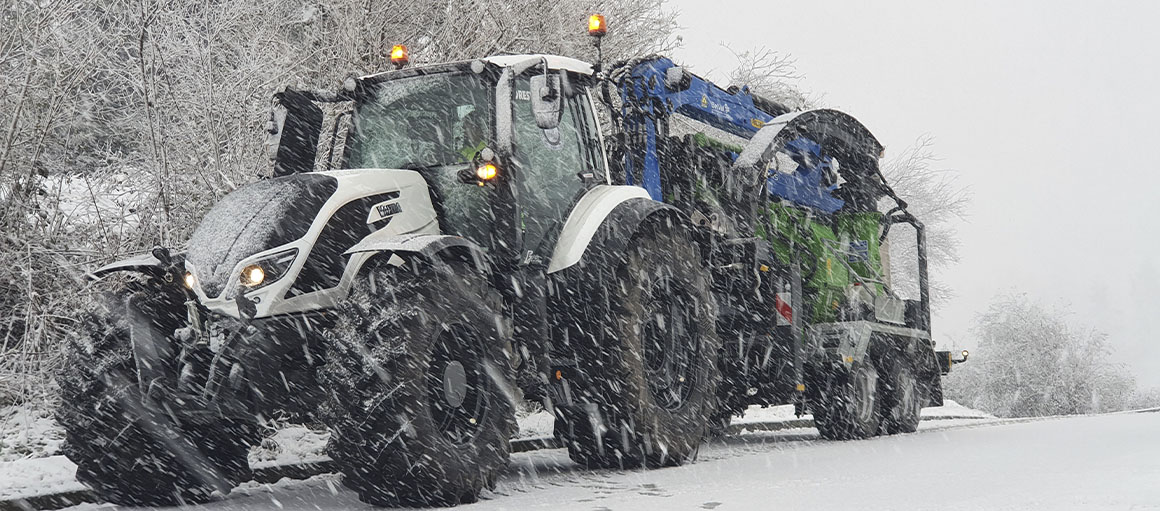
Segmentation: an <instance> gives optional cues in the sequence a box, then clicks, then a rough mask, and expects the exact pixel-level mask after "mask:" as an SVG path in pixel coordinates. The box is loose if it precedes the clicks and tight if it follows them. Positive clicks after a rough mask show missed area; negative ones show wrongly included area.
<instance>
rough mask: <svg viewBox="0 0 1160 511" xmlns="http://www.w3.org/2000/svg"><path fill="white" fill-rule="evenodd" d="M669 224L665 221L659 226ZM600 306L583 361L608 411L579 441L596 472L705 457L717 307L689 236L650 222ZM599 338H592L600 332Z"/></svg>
mask: <svg viewBox="0 0 1160 511" xmlns="http://www.w3.org/2000/svg"><path fill="white" fill-rule="evenodd" d="M658 223H659V222H658ZM614 276H615V278H614V279H611V280H606V281H605V282H604V284H605V285H604V289H603V290H600V291H599V292H597V293H594V294H596V296H599V297H600V298H599V299H597V300H594V302H596V303H593V304H590V305H591V306H595V307H596V308H597V309H598V310H595V311H594V312H595V313H594V314H591V315H590V317H592V318H593V321H594V323H596V324H592V325H587V326H586V328H585V329H586V330H589V331H591V330H595V335H590V336H589V337H588V339H589V341H588V342H590V343H591V344H592V345H591V346H588V347H587V348H586V350H587V352H585V353H581V354H580V356H579V357H578V361H579V364H580V367H579V369H580V370H581V372H583V373H584V374H585V375H587V376H586V379H587V381H588V385H589V386H590V388H591V389H592V394H593V397H594V398H595V401H596V402H597V404H598V407H597V408H598V409H599V411H600V417H599V419H598V420H593V421H591V422H594V423H596V424H594V426H595V428H588V429H589V430H591V429H595V430H596V431H589V434H588V435H585V436H584V437H578V438H569V439H567V440H568V441H567V442H566V443H567V446H568V452H569V455H570V456H571V457H572V459H573V460H574V461H576V462H577V463H580V464H582V465H586V466H588V467H591V468H613V467H615V468H628V467H639V466H647V467H659V466H669V465H678V464H681V463H684V462H685V461H687V460H688V459H690V458H691V457H692V456H694V455H695V453H696V451H697V449H698V447H699V446H700V443H701V441H702V439H704V438H705V437H706V436H707V435H708V433H709V431H708V428H709V420H710V417H711V416H712V414H713V413H714V412H716V411H717V403H716V400H717V395H716V391H717V384H718V380H719V372H718V370H717V355H718V349H719V342H718V340H717V335H716V325H715V322H716V306H715V304H714V301H713V296H712V294H711V291H710V287H709V286H710V280H709V279H710V277H709V272H708V271H707V270H706V269H705V268H704V267H703V266H702V265H701V258H700V256H699V254H698V252H697V249H696V246H695V245H694V243H693V241H692V240H691V239H690V236H689V234H688V232H687V231H686V230H685V229H683V228H682V227H681V226H677V225H669V226H666V225H650V226H649V227H648V228H647V229H642V230H641V231H638V233H637V234H636V235H634V237H633V238H632V239H631V240H629V242H628V248H627V250H626V251H625V252H624V254H623V257H622V259H621V260H620V261H619V264H618V265H617V266H616V269H615V274H614ZM590 334H591V332H590Z"/></svg>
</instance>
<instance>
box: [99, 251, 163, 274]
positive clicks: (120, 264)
mask: <svg viewBox="0 0 1160 511" xmlns="http://www.w3.org/2000/svg"><path fill="white" fill-rule="evenodd" d="M117 272H131V273H144V274H146V275H152V276H162V275H165V266H164V265H163V264H162V263H161V261H159V260H158V259H157V258H156V257H153V254H151V253H148V252H147V253H144V254H141V255H139V256H136V257H130V258H128V259H122V260H120V261H116V262H112V263H109V264H106V265H104V266H102V267H100V268H97V269H96V270H95V271H93V272H92V273H90V274H88V278H89V280H98V279H100V278H101V277H104V276H106V275H109V274H112V273H117Z"/></svg>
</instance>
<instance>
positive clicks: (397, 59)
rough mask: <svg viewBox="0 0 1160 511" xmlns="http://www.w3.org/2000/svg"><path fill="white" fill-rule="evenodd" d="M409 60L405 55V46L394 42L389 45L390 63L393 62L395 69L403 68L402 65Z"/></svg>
mask: <svg viewBox="0 0 1160 511" xmlns="http://www.w3.org/2000/svg"><path fill="white" fill-rule="evenodd" d="M407 62H410V58H408V56H407V47H406V46H403V45H401V44H396V45H394V46H392V47H391V64H394V66H395V69H403V66H405V65H407Z"/></svg>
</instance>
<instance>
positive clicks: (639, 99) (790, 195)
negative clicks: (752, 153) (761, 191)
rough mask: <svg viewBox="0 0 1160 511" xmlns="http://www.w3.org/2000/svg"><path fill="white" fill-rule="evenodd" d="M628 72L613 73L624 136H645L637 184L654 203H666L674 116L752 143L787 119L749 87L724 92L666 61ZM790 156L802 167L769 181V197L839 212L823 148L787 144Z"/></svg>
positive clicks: (629, 161)
mask: <svg viewBox="0 0 1160 511" xmlns="http://www.w3.org/2000/svg"><path fill="white" fill-rule="evenodd" d="M630 66H631V67H628V66H625V67H623V68H621V69H622V70H623V71H620V72H613V73H611V77H612V79H613V81H614V82H615V83H616V84H617V85H618V87H619V90H620V99H621V104H622V108H621V115H622V116H623V119H624V122H625V129H626V131H628V132H633V133H638V134H640V135H643V138H644V154H643V155H642V156H643V157H642V158H640V160H641V162H640V163H641V165H642V166H643V168H642V169H641V170H642V172H641V176H640V181H641V182H640V183H639V184H640V186H643V187H644V188H645V190H647V191H648V192H649V195H650V196H651V197H652V198H653V199H655V200H663V198H662V193H661V182H660V180H661V178H660V158H659V156H658V154H657V136H658V128H657V126H658V121H659V120H660V119H662V118H664V117H667V116H668V115H670V114H674V113H676V114H680V115H683V116H685V117H688V118H690V119H693V120H695V121H698V122H702V123H705V124H707V125H709V126H712V127H714V128H717V129H719V130H722V131H725V132H728V133H731V134H733V135H736V136H738V137H741V138H745V139H750V138H752V137H753V136H754V135H755V134H756V133H757V132H758V130H760V129H761V128H762V127H764V126H765V125H766V124H768V123H769V122H770V121H772V120H773V119H774V118H775V117H777V116H779V115H782V114H786V113H789V109H788V108H785V107H784V106H781V105H778V104H776V103H773V102H771V101H768V100H764V99H761V98H758V97H756V96H753V95H752V94H751V93H750V92H749V89H748V87H742V88H740V89H735V90H731V91H729V90H725V89H722V88H721V87H718V86H717V85H716V84H714V83H712V82H710V81H708V80H705V79H704V78H701V77H699V76H697V75H694V74H692V73H690V72H688V71H687V70H685V69H684V68H682V67H680V66H677V65H676V64H674V63H673V61H671V60H669V59H668V58H665V57H653V58H649V59H645V60H640V61H635V62H633V63H632V64H630ZM786 150H787V151H789V152H792V153H794V154H795V155H797V156H798V157H799V161H800V163H801V166H800V167H799V170H798V171H797V172H794V173H792V174H781V173H778V174H774V175H771V176H770V177H769V180H768V181H769V182H768V192H769V193H770V194H773V195H776V196H779V197H781V198H784V199H788V200H790V201H792V202H795V203H797V204H800V205H803V206H809V207H813V208H816V209H818V210H821V211H825V212H833V211H835V210H837V209H838V208H841V207H842V204H843V202H842V201H841V200H839V199H836V198H834V197H832V196H831V195H830V192H831V191H832V190H833V187H832V186H827V185H825V184H822V176H823V174H824V173H826V172H828V171H830V164H829V161H828V159H826V158H824V157H822V155H821V146H820V145H818V144H817V143H816V142H814V141H812V140H808V139H798V140H793V141H791V142H790V143H788V144H786ZM736 156H737V155H736V154H734V158H736ZM633 164H634V162H633V158H626V159H625V167H626V170H628V172H626V182H627V184H637V183H634V182H633V180H634V178H633V175H634V173H633V169H632V167H633Z"/></svg>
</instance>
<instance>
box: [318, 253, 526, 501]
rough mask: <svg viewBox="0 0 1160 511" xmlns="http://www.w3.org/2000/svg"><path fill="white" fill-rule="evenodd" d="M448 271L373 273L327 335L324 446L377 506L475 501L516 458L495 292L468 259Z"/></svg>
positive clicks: (361, 283)
mask: <svg viewBox="0 0 1160 511" xmlns="http://www.w3.org/2000/svg"><path fill="white" fill-rule="evenodd" d="M441 268H442V269H443V270H446V271H437V270H436V269H435V268H430V267H429V268H425V269H424V270H423V271H422V273H420V274H414V273H411V272H410V270H408V269H406V268H397V269H396V268H389V267H384V268H377V269H372V270H370V271H369V272H368V273H367V274H366V275H365V278H363V279H361V280H360V281H359V282H357V283H356V284H355V287H354V289H353V290H352V292H351V295H350V299H349V300H348V301H347V303H346V304H344V306H343V307H341V308H340V310H339V314H340V317H339V319H338V323H337V327H336V330H335V333H336V334H337V335H336V338H334V339H332V340H331V342H330V343H328V348H327V349H328V355H327V362H326V364H325V366H324V367H323V368H322V371H321V375H320V377H321V380H322V381H323V383H324V385H326V386H327V388H328V389H329V391H330V395H331V401H330V410H329V412H328V413H327V414H325V415H326V416H327V422H328V423H329V426H330V428H331V431H332V436H331V441H330V444H329V445H328V447H327V450H328V452H329V453H330V455H331V457H332V458H333V459H334V460H335V462H337V463H338V464H339V467H340V468H341V469H342V471H343V473H344V474H345V478H344V480H343V484H345V485H346V486H347V487H349V488H351V489H353V490H355V491H357V492H358V494H359V497H360V498H361V499H362V500H363V501H365V502H368V503H371V504H375V505H381V506H400V505H416V506H431V505H443V506H447V505H456V504H461V503H470V502H475V501H476V500H477V499H478V498H479V494H480V492H481V491H482V490H483V488H485V487H487V486H489V485H491V484H493V482H494V479H495V476H496V473H497V472H498V471H499V470H500V469H501V468H503V467H504V466H505V465H506V464H507V461H508V456H509V452H510V445H509V438H511V436H512V434H513V433H514V429H515V421H514V412H513V409H512V403H511V401H510V398H509V397H508V396H509V394H510V390H508V389H507V388H506V387H508V385H509V383H508V382H509V380H510V376H511V375H510V374H508V373H509V372H510V369H509V365H508V360H507V356H506V354H505V353H504V350H503V345H502V344H501V341H502V338H501V335H500V331H499V329H498V326H497V325H498V323H499V321H498V317H497V314H498V310H499V309H498V307H499V303H498V296H497V295H496V294H495V293H494V292H492V291H491V290H490V288H489V286H488V285H487V282H486V280H485V279H484V278H483V277H482V276H480V275H478V274H476V273H475V272H474V271H473V270H472V269H471V268H470V267H469V266H467V265H463V264H454V265H452V266H450V267H441Z"/></svg>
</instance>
